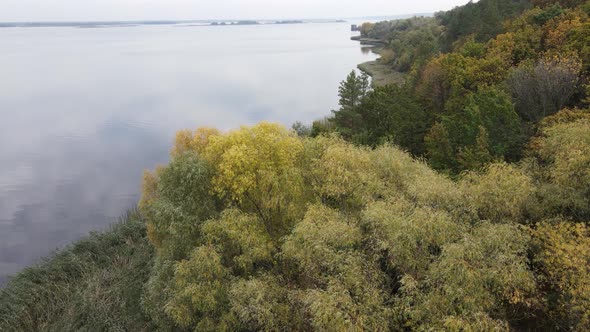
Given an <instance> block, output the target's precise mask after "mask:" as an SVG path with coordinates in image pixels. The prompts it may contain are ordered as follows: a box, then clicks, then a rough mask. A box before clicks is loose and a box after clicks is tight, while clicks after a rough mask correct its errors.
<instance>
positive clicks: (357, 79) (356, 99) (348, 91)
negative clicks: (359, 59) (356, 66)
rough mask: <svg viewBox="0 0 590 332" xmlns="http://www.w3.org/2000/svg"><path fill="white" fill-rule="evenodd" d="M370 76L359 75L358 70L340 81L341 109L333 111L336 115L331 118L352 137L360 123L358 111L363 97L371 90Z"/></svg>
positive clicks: (343, 132) (340, 129)
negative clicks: (352, 132)
mask: <svg viewBox="0 0 590 332" xmlns="http://www.w3.org/2000/svg"><path fill="white" fill-rule="evenodd" d="M369 88H370V87H369V77H368V76H367V74H365V73H363V74H362V75H361V76H358V75H357V73H356V71H354V70H353V71H352V72H350V74H349V75H348V77H347V78H346V80H344V81H342V82H341V83H340V87H339V88H338V95H339V96H340V101H339V104H340V109H339V110H338V111H332V113H333V114H334V117H333V118H331V119H330V120H331V121H332V122H334V123H335V124H336V126H337V127H338V129H339V131H340V132H341V133H342V134H343V135H344V136H347V137H350V134H351V131H352V130H354V128H355V126H357V125H359V120H360V119H359V115H358V113H357V112H356V109H357V107H358V106H359V105H360V103H361V100H362V99H363V97H364V96H365V95H366V94H367V93H368V92H369Z"/></svg>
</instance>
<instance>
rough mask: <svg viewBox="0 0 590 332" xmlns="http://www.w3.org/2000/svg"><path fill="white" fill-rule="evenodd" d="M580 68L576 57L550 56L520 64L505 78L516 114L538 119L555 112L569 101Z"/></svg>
mask: <svg viewBox="0 0 590 332" xmlns="http://www.w3.org/2000/svg"><path fill="white" fill-rule="evenodd" d="M580 69H581V63H580V60H579V59H577V58H576V57H565V56H558V55H555V56H551V57H546V58H544V59H542V60H540V61H539V62H538V63H537V65H535V66H534V67H530V66H528V65H526V64H525V65H521V66H519V67H518V68H516V69H514V70H513V71H512V73H511V74H510V76H509V78H508V87H509V90H510V92H511V93H512V96H513V98H514V101H515V102H516V110H517V112H518V114H519V115H520V116H521V117H522V118H523V119H524V120H527V121H532V122H538V121H540V120H541V119H543V118H544V117H546V116H548V115H551V114H555V113H556V112H557V111H559V110H560V109H561V108H563V107H564V106H565V105H566V103H567V102H568V101H569V100H570V98H571V96H572V95H573V93H574V91H575V88H576V85H577V83H578V74H579V72H580Z"/></svg>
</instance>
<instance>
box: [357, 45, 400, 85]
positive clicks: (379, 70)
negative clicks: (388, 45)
mask: <svg viewBox="0 0 590 332" xmlns="http://www.w3.org/2000/svg"><path fill="white" fill-rule="evenodd" d="M351 39H352V40H354V41H358V42H359V43H360V44H361V45H371V46H373V48H372V49H371V51H372V52H373V53H375V54H377V55H379V56H380V58H378V59H377V60H374V61H367V62H363V63H361V64H359V65H358V66H357V67H358V69H359V70H360V71H362V72H364V73H366V74H367V75H369V76H371V78H372V84H373V87H378V86H385V85H390V84H402V83H403V82H405V80H406V74H404V73H401V72H398V71H395V70H393V68H391V66H389V65H387V64H385V63H383V60H382V57H383V52H384V50H385V42H384V41H382V40H378V39H370V38H362V37H360V36H354V37H352V38H351Z"/></svg>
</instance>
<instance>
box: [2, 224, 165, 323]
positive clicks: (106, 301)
mask: <svg viewBox="0 0 590 332" xmlns="http://www.w3.org/2000/svg"><path fill="white" fill-rule="evenodd" d="M153 257H154V253H153V249H152V247H151V246H150V244H149V242H148V240H147V236H146V229H145V224H144V223H143V221H141V220H140V217H139V214H138V213H136V212H129V213H128V214H127V215H126V216H125V217H123V218H122V219H121V220H120V222H119V223H117V224H115V225H113V226H112V227H111V229H110V230H109V231H107V232H104V233H93V234H91V235H90V236H89V237H88V238H86V239H83V240H81V241H79V242H77V243H75V244H73V245H71V246H70V247H68V248H66V249H64V250H61V251H60V252H58V253H56V254H54V255H53V256H51V257H49V258H46V259H45V260H43V261H42V262H41V263H39V264H37V265H36V266H34V267H30V268H27V269H25V270H24V271H22V272H20V273H19V274H17V275H16V276H15V277H13V278H12V279H11V280H10V281H9V282H8V284H7V286H6V287H5V288H4V289H1V290H0V331H3V332H4V331H147V330H151V326H150V322H149V319H148V317H146V316H145V315H144V314H143V312H142V310H141V303H140V302H141V294H142V291H143V285H144V284H145V282H146V281H147V279H148V276H149V274H150V269H151V266H152V264H153Z"/></svg>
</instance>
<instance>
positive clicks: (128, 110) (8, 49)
mask: <svg viewBox="0 0 590 332" xmlns="http://www.w3.org/2000/svg"><path fill="white" fill-rule="evenodd" d="M349 30H350V25H349V24H345V23H329V24H300V25H272V26H270V25H269V26H233V27H179V26H138V27H127V28H122V27H112V28H97V29H81V28H6V29H0V73H1V80H0V283H1V281H2V279H5V278H6V276H7V275H10V274H13V273H15V272H17V271H18V270H20V269H21V268H23V267H24V266H26V265H29V264H32V263H34V262H35V261H37V260H38V259H39V258H40V257H42V256H44V255H47V254H49V253H51V252H52V251H53V250H55V249H56V248H59V247H63V246H64V245H67V244H68V243H71V242H72V241H74V240H76V239H78V238H80V237H81V236H84V235H86V234H87V233H88V232H89V231H92V230H101V229H105V228H106V227H107V226H108V225H109V224H110V223H112V222H113V221H114V220H115V219H116V218H117V217H118V216H120V215H121V214H122V213H124V212H125V211H126V210H127V209H129V208H131V207H133V206H134V204H136V202H137V200H138V197H139V196H138V193H139V190H140V180H141V174H142V172H143V170H144V169H151V168H154V167H155V166H156V165H157V164H160V163H165V162H166V161H167V159H168V150H169V148H170V146H171V144H172V141H173V137H174V133H175V131H176V130H178V129H181V128H187V127H189V128H194V127H197V126H215V127H218V128H221V129H229V128H235V127H237V126H239V125H240V124H254V123H256V122H258V121H261V120H270V121H277V122H281V123H283V124H285V125H290V124H291V123H293V122H294V121H296V120H301V121H311V120H313V119H315V118H318V117H321V116H324V115H326V114H328V113H329V111H330V109H332V108H334V107H336V105H337V95H336V94H337V88H338V83H339V81H341V80H342V79H344V78H345V76H346V74H347V73H348V72H350V70H352V69H353V68H355V67H356V65H357V64H358V63H360V62H363V61H368V60H372V59H373V57H374V56H373V55H372V54H369V53H368V52H367V51H366V50H364V51H362V50H361V48H360V46H359V45H358V44H357V43H356V42H353V41H350V40H349V38H350V36H351V32H350V31H349Z"/></svg>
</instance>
